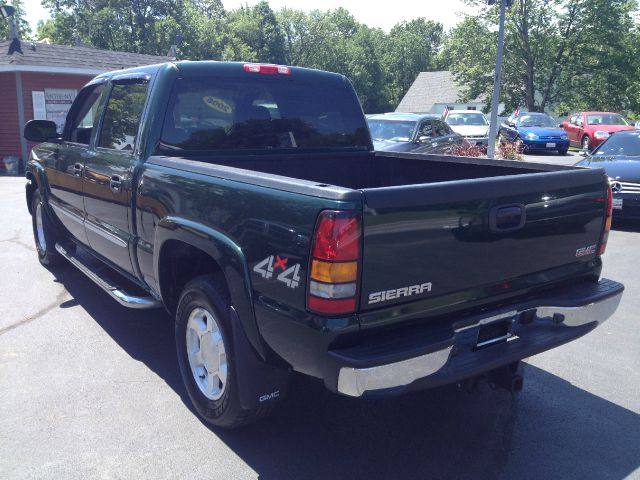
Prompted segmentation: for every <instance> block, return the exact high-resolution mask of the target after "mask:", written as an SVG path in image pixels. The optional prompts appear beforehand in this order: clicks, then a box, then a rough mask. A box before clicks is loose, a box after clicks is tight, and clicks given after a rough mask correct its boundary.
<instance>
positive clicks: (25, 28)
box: [0, 0, 31, 41]
mask: <svg viewBox="0 0 640 480" xmlns="http://www.w3.org/2000/svg"><path fill="white" fill-rule="evenodd" d="M3 3H4V2H3ZM6 3H7V4H9V5H11V6H13V7H15V9H16V11H15V13H14V17H15V19H16V25H17V26H18V35H19V36H20V38H21V39H23V40H26V39H29V38H31V28H30V27H29V23H28V22H27V19H26V14H25V11H24V2H23V1H22V0H11V1H10V2H6ZM9 32H10V30H9V22H8V21H7V20H2V19H0V41H1V40H6V39H7V38H9Z"/></svg>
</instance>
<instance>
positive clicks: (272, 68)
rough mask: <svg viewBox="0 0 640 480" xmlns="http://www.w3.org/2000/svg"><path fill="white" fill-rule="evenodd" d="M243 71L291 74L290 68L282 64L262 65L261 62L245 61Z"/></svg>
mask: <svg viewBox="0 0 640 480" xmlns="http://www.w3.org/2000/svg"><path fill="white" fill-rule="evenodd" d="M244 71H245V72H248V73H262V74H264V75H291V69H290V68H289V67H285V66H283V65H264V64H261V63H245V64H244Z"/></svg>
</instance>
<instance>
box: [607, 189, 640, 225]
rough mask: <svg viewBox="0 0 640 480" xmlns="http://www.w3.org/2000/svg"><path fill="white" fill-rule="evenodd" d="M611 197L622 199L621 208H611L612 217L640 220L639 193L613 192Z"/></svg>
mask: <svg viewBox="0 0 640 480" xmlns="http://www.w3.org/2000/svg"><path fill="white" fill-rule="evenodd" d="M613 197H614V198H616V199H622V208H614V209H613V218H616V219H620V220H640V194H636V193H614V194H613Z"/></svg>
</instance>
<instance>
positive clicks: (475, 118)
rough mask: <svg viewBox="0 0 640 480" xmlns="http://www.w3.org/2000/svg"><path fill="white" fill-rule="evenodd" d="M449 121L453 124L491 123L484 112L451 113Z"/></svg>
mask: <svg viewBox="0 0 640 480" xmlns="http://www.w3.org/2000/svg"><path fill="white" fill-rule="evenodd" d="M447 123H448V124H449V125H452V126H458V125H459V126H465V125H481V126H482V125H489V122H487V118H486V117H485V116H484V115H483V114H482V113H450V114H449V116H448V117H447Z"/></svg>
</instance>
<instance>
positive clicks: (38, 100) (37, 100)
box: [31, 92, 47, 120]
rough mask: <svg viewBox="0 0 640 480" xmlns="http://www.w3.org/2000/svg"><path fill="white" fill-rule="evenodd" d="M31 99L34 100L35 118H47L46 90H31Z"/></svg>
mask: <svg viewBox="0 0 640 480" xmlns="http://www.w3.org/2000/svg"><path fill="white" fill-rule="evenodd" d="M31 100H32V101H33V119H34V120H46V119H47V106H46V104H45V99H44V92H31Z"/></svg>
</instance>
